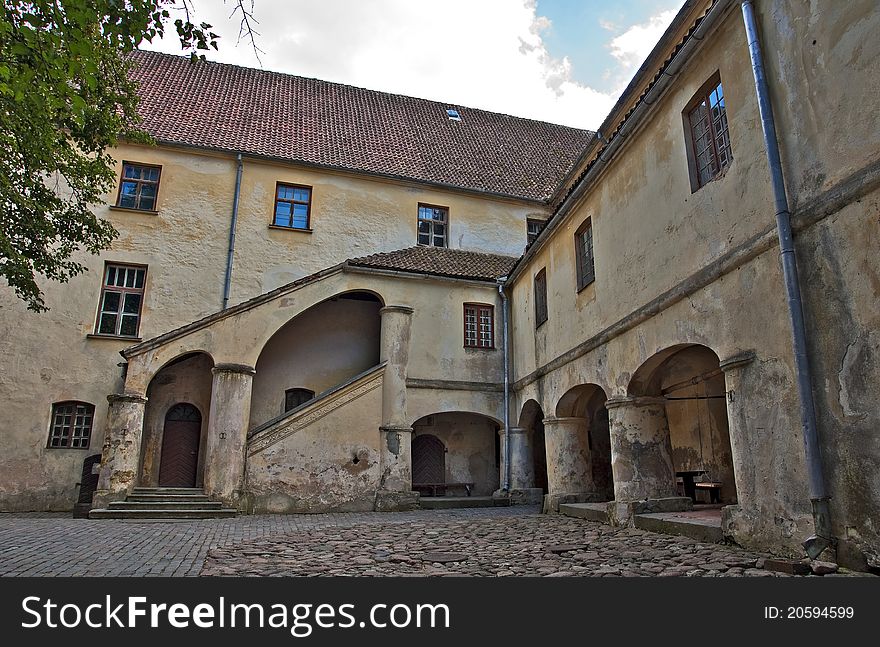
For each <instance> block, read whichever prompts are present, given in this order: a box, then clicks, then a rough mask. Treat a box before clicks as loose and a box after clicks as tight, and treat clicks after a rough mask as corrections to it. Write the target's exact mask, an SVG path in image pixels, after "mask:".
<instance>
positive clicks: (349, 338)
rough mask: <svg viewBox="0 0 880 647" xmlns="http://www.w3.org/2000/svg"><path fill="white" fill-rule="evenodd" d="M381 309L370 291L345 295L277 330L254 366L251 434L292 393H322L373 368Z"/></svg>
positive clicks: (278, 411) (283, 407)
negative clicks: (290, 390) (304, 391)
mask: <svg viewBox="0 0 880 647" xmlns="http://www.w3.org/2000/svg"><path fill="white" fill-rule="evenodd" d="M382 303H383V301H382V299H381V297H378V296H377V295H376V294H375V293H374V292H372V291H368V290H349V291H346V292H342V293H339V294H336V295H334V296H332V297H330V298H328V299H324V300H323V301H321V302H319V303H316V304H315V305H313V306H311V307H309V308H307V309H306V310H304V311H303V312H301V313H299V314H298V315H296V316H295V317H293V318H292V319H290V320H289V321H287V322H286V323H285V324H284V325H283V326H281V327H280V328H278V329H277V330H276V331H275V333H274V334H272V335H271V336H270V337H269V338H268V340H267V341H266V343H265V344H264V345H263V348H262V349H261V351H260V354H259V356H258V358H257V361H256V365H255V369H256V375H255V376H254V381H253V393H252V396H251V410H250V426H251V428H253V427H256V426H259V425H261V424H263V423H265V422H267V421H269V420H273V419H274V418H276V417H278V416H280V415H283V414H284V413H285V411H286V398H285V392H286V391H287V390H289V389H291V388H294V387H296V388H300V389H306V390H308V391H312V392H313V393H318V394H319V393H323V392H325V391H327V390H329V389H332V388H333V387H336V386H338V385H340V384H343V383H345V382H346V381H347V380H350V379H351V378H353V377H355V376H357V375H359V374H360V373H362V372H364V371H366V370H367V369H370V368H372V367H374V366H376V365H377V364H378V363H379V345H380V334H381V317H380V314H379V309H380V308H381V307H382Z"/></svg>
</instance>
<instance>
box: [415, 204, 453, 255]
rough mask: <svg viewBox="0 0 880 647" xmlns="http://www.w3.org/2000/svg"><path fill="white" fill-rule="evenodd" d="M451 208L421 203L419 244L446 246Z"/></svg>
mask: <svg viewBox="0 0 880 647" xmlns="http://www.w3.org/2000/svg"><path fill="white" fill-rule="evenodd" d="M448 220H449V209H447V208H446V207H435V206H433V205H430V204H420V205H419V240H418V242H419V245H428V246H429V247H446V240H447V238H446V227H447V225H448V222H447V221H448Z"/></svg>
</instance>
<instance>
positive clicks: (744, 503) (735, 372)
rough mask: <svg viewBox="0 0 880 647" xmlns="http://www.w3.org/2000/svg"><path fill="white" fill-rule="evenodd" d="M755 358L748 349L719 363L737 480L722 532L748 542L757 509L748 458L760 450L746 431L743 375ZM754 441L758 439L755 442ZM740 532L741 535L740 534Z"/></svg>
mask: <svg viewBox="0 0 880 647" xmlns="http://www.w3.org/2000/svg"><path fill="white" fill-rule="evenodd" d="M754 359H755V354H754V353H751V352H746V353H740V354H738V355H734V356H733V357H729V358H727V359H725V360H723V361H722V362H721V363H720V364H719V366H720V368H721V370H722V371H723V372H724V389H725V400H726V403H727V429H728V433H729V434H730V453H731V458H732V459H733V474H734V479H735V480H736V499H737V504H736V505H729V506H725V507H724V508H722V509H721V515H722V519H721V522H722V530H723V531H724V534H725V535H727V536H729V537H731V538H733V539H734V540H739V541H740V542H742V543H748V538H749V537H748V536H749V535H755V534H757V533H756V529H755V526H756V525H757V523H758V522H757V520H756V518H755V514H754V511H755V510H757V509H758V503H759V501H758V493H757V488H758V475H757V474H756V473H755V464H754V462H753V461H752V460H750V456H751V455H752V453H753V452H756V451H760V449H761V448H760V447H758V443H759V442H760V440H759V439H756V438H755V437H754V435H751V436H750V434H749V431H748V422H747V421H748V417H749V414H750V413H751V412H750V410H749V403H748V401H747V398H746V397H744V389H743V377H744V374H745V373H746V372H747V370H748V367H749V365H750V364H751V363H752V361H753V360H754ZM756 441H757V442H756ZM740 535H742V536H740Z"/></svg>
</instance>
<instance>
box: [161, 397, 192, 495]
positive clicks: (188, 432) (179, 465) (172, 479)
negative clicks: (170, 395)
mask: <svg viewBox="0 0 880 647" xmlns="http://www.w3.org/2000/svg"><path fill="white" fill-rule="evenodd" d="M201 435H202V415H201V414H200V413H199V410H198V409H196V408H195V407H194V406H193V405H191V404H187V403H181V404H176V405H174V406H173V407H171V409H170V410H169V411H168V413H167V415H166V416H165V431H164V432H163V434H162V457H161V458H160V460H159V485H160V486H161V487H195V486H196V469H197V468H198V465H199V440H200V439H201Z"/></svg>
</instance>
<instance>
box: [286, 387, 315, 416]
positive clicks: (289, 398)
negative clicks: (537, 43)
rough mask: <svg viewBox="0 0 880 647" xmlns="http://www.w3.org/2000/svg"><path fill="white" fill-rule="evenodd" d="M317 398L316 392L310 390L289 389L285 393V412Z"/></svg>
mask: <svg viewBox="0 0 880 647" xmlns="http://www.w3.org/2000/svg"><path fill="white" fill-rule="evenodd" d="M314 397H315V392H314V391H310V390H309V389H300V388H296V389H287V390H286V391H285V392H284V411H285V412H287V411H290V410H291V409H296V408H297V407H298V406H300V405H302V404H305V403H306V402H308V401H309V400H311V399H312V398H314Z"/></svg>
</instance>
